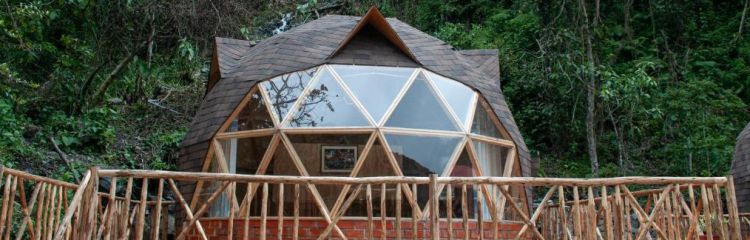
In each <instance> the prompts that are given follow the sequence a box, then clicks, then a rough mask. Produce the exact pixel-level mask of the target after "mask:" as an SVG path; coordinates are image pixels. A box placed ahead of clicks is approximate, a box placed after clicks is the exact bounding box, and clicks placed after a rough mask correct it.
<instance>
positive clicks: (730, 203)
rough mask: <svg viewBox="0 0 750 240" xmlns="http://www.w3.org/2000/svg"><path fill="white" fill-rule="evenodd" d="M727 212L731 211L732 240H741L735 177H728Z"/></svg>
mask: <svg viewBox="0 0 750 240" xmlns="http://www.w3.org/2000/svg"><path fill="white" fill-rule="evenodd" d="M726 188H727V211H729V226H730V227H731V228H732V239H740V231H741V230H740V226H741V225H740V218H739V210H738V209H737V195H736V194H737V193H736V192H735V189H734V177H733V176H732V175H729V176H727V186H726Z"/></svg>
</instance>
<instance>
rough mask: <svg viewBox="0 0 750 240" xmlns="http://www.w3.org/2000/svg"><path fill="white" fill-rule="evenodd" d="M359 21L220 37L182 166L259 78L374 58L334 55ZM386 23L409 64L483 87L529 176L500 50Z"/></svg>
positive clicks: (202, 149) (338, 19)
mask: <svg viewBox="0 0 750 240" xmlns="http://www.w3.org/2000/svg"><path fill="white" fill-rule="evenodd" d="M359 21H360V17H354V16H340V15H329V16H325V17H322V18H320V19H318V20H314V21H311V22H308V23H306V24H303V25H301V26H298V27H296V28H293V29H291V30H289V31H287V32H285V33H282V34H279V35H276V36H274V37H271V38H269V39H266V40H264V41H261V42H259V43H258V44H256V45H254V46H253V45H252V44H251V43H249V42H246V41H241V40H232V41H230V40H228V39H223V38H217V41H216V49H215V55H216V59H215V60H216V65H218V67H219V69H218V73H217V75H216V76H219V78H217V80H216V81H215V82H214V83H209V85H211V86H210V87H211V88H210V90H209V91H208V92H207V94H206V96H205V98H204V101H203V103H202V104H201V106H200V109H199V111H198V113H197V115H196V116H195V117H194V119H193V121H192V123H191V126H190V128H189V131H188V133H187V135H186V136H185V138H184V140H183V142H182V145H181V147H182V149H183V150H182V151H181V153H182V154H183V155H189V156H187V157H185V158H183V157H181V158H180V161H181V162H180V163H179V164H178V165H180V170H185V171H188V170H192V171H196V170H198V169H196V168H199V167H200V166H199V164H196V163H192V162H190V163H188V162H185V161H191V160H190V159H197V158H202V156H205V155H206V152H207V149H208V147H207V146H208V142H209V141H208V140H210V139H211V138H212V136H213V135H214V134H215V133H216V132H217V131H218V129H219V128H220V126H221V125H222V123H223V122H224V121H225V120H226V118H228V117H229V116H230V114H231V113H232V111H233V110H234V109H235V108H236V107H237V106H238V104H239V103H240V101H241V100H242V98H243V97H244V96H245V95H246V94H247V93H248V91H249V90H250V89H251V88H252V87H253V86H254V85H255V84H256V83H258V82H259V81H262V80H267V79H270V78H272V77H275V76H278V75H281V74H285V73H290V72H295V71H299V70H303V69H307V68H310V67H314V66H318V65H321V64H326V63H330V62H335V63H346V62H347V61H349V62H348V63H349V64H356V63H357V62H361V61H365V60H367V59H372V58H371V56H369V55H368V54H367V52H366V51H365V52H364V53H362V54H351V55H350V56H347V57H342V58H337V57H335V56H334V57H333V58H331V56H332V55H334V54H333V53H334V51H336V49H339V48H340V46H341V43H342V41H344V40H347V39H348V38H347V36H348V35H349V34H350V32H352V29H353V28H354V27H355V26H357V24H358V22H359ZM387 23H388V24H389V25H390V27H392V29H393V30H394V31H395V33H396V34H398V38H399V40H401V41H403V43H404V44H405V45H406V47H407V48H408V50H409V52H410V53H411V54H413V57H414V58H415V59H416V63H411V64H415V65H416V66H421V67H423V68H425V69H428V70H430V71H433V72H435V73H437V74H440V75H443V76H445V77H449V78H452V79H455V80H457V81H459V82H462V83H464V84H465V85H467V86H469V87H471V88H473V89H475V90H477V91H478V92H479V93H481V95H482V96H483V97H484V98H485V99H486V100H487V102H488V103H489V104H490V105H491V107H492V110H493V111H494V113H495V114H496V115H497V117H498V118H499V119H500V121H501V122H502V124H503V125H504V126H505V128H506V129H507V130H508V132H509V133H510V135H511V137H512V140H513V141H514V142H515V144H516V145H517V146H518V150H519V151H518V152H519V157H520V160H521V169H522V172H523V175H524V176H530V175H531V166H532V165H531V162H530V161H531V159H530V156H529V153H528V149H527V147H526V144H525V143H524V141H523V138H522V136H521V133H520V131H519V129H518V126H517V125H516V122H515V120H514V119H513V115H512V114H511V112H510V109H509V108H508V104H507V102H506V101H505V96H504V95H503V94H502V92H501V89H500V79H499V77H500V72H499V62H498V56H497V54H498V52H497V51H496V50H464V51H458V50H455V49H454V48H453V47H452V46H450V45H448V44H446V43H445V42H443V41H441V40H439V39H437V38H435V37H432V36H430V35H429V34H426V33H424V32H421V31H419V30H418V29H416V28H414V27H412V26H409V25H408V24H406V23H404V22H401V21H399V20H397V19H394V18H387ZM365 62H366V61H365ZM375 62H378V63H381V64H380V65H386V66H393V65H394V64H401V65H404V64H408V63H406V62H404V61H400V60H398V59H395V60H394V61H393V63H390V61H375Z"/></svg>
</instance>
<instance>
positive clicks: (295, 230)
mask: <svg viewBox="0 0 750 240" xmlns="http://www.w3.org/2000/svg"><path fill="white" fill-rule="evenodd" d="M299 194H300V193H299V184H294V226H293V227H292V238H293V239H294V240H297V239H299V236H298V235H299Z"/></svg>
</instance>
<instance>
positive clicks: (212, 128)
mask: <svg viewBox="0 0 750 240" xmlns="http://www.w3.org/2000/svg"><path fill="white" fill-rule="evenodd" d="M497 54H498V52H497V51H496V50H456V49H454V48H453V47H451V46H450V45H448V44H446V43H444V42H442V41H440V40H438V39H436V38H434V37H432V36H429V35H428V34H426V33H423V32H421V31H419V30H417V29H415V28H413V27H411V26H409V25H407V24H405V23H403V22H401V21H399V20H397V19H393V18H385V17H383V16H382V15H381V14H380V12H379V11H378V10H377V9H375V8H372V9H371V10H370V11H369V12H368V13H367V14H366V15H365V16H363V17H353V16H339V15H329V16H325V17H322V18H320V19H317V20H314V21H311V22H309V23H306V24H303V25H301V26H298V27H296V28H293V29H290V30H289V31H287V32H284V33H281V34H278V35H276V36H274V37H271V38H268V39H266V40H263V41H261V42H258V43H257V44H255V43H253V42H250V41H244V40H235V39H226V38H216V41H215V45H214V52H213V58H212V61H211V69H210V74H209V81H208V84H207V91H206V96H205V97H204V99H203V103H202V104H201V107H200V109H199V111H198V113H197V115H196V116H195V118H194V119H193V122H192V123H191V126H190V128H189V130H188V133H187V135H186V136H185V138H184V140H183V142H182V144H181V150H180V159H179V162H178V170H179V171H194V172H197V171H203V172H224V173H236V174H257V175H285V176H340V177H373V176H418V177H427V176H430V175H431V174H435V175H437V176H443V177H451V176H452V177H469V176H507V177H512V176H530V173H531V163H530V161H531V160H530V157H529V153H528V150H527V148H526V145H525V144H524V141H523V138H522V137H521V135H520V132H519V129H518V127H517V126H516V123H515V120H514V119H513V115H512V114H511V112H510V110H509V109H508V105H507V103H506V101H505V98H504V96H503V94H502V92H501V89H500V73H499V62H498V55H497ZM215 187H216V186H212V185H209V184H206V185H204V184H202V183H201V182H197V183H196V184H182V185H181V186H180V191H182V192H183V194H185V195H186V197H190V196H191V198H192V201H191V204H192V205H193V206H195V204H196V202H201V201H205V198H206V195H207V194H205V192H207V191H206V190H207V189H211V188H215ZM247 189H250V188H249V187H248V188H247ZM383 190H385V191H386V193H381V191H383ZM246 191H247V190H246V189H245V188H237V190H236V191H234V192H235V196H234V197H232V196H230V195H229V194H224V195H223V196H221V199H219V200H218V201H216V202H215V203H214V204H213V205H212V207H211V209H210V210H209V214H208V215H209V216H210V217H212V218H215V219H221V218H226V217H227V216H228V215H229V213H230V212H231V211H232V210H233V208H232V206H233V204H237V202H238V201H241V202H244V201H243V199H242V196H245V194H246ZM275 191H290V189H286V190H283V189H270V192H271V195H273V194H274V192H275ZM459 191H460V189H457V190H455V191H454V192H459ZM469 191H470V193H469V195H470V196H471V197H470V198H471V199H474V201H472V203H470V204H469V207H468V208H469V210H468V211H469V213H468V215H469V217H470V218H476V217H478V216H477V215H479V213H480V212H481V211H482V210H481V209H480V208H478V207H475V206H476V204H475V203H473V202H476V200H477V198H482V197H485V198H487V197H489V196H487V195H486V194H485V195H484V196H483V195H482V194H480V193H478V191H476V190H472V189H470V190H469ZM347 193H349V191H348V189H342V187H340V186H333V185H331V186H323V185H319V186H314V187H308V188H305V190H304V191H302V193H301V194H300V195H299V197H298V198H297V200H298V201H300V203H299V209H298V210H299V216H304V217H310V218H315V217H320V216H321V213H322V212H326V211H331V210H332V209H335V208H336V207H337V206H340V205H341V204H342V201H343V199H344V198H346V195H347ZM427 193H428V191H427V190H426V189H409V188H408V187H407V188H404V189H403V194H404V196H403V197H404V199H405V201H404V204H405V209H406V208H408V207H409V206H408V205H409V204H411V205H410V206H419V207H418V208H420V209H422V208H424V207H425V205H426V203H425V202H424V201H422V199H427V198H425V197H419V196H421V195H426V194H427ZM512 193H513V195H514V198H515V199H514V200H515V201H517V202H519V204H523V206H526V207H527V208H528V199H529V198H528V197H529V196H528V195H527V192H526V191H524V190H523V189H513V191H512ZM286 194H290V195H291V193H286ZM380 194H383V196H386V195H387V198H388V201H389V202H388V204H393V203H394V202H393V201H395V199H396V197H397V196H394V195H395V191H394V190H393V189H391V188H390V187H389V188H387V189H386V188H385V187H384V188H382V189H379V188H378V189H374V193H373V195H375V196H380ZM250 196H252V195H250ZM287 196H289V195H287ZM255 197H257V195H256V196H255ZM398 197H401V196H398ZM415 199H416V200H415ZM188 201H190V199H188ZM233 201H234V203H233ZM275 201H279V200H278V198H273V197H272V198H269V203H268V205H269V206H276V205H275V204H276V203H275ZM284 201H291V200H290V199H287V200H284ZM289 204H291V203H289ZM440 204H445V202H444V201H443V200H441V203H440ZM287 206H289V205H287ZM389 206H393V205H389ZM247 207H248V208H249V210H248V211H250V212H251V213H258V212H260V211H261V209H260V208H261V205H260V203H259V201H252V204H251V205H250V206H247ZM375 207H376V208H378V207H379V206H375ZM364 209H365V206H364V202H362V201H359V200H358V201H355V202H354V203H352V207H351V208H350V210H349V211H348V212H347V213H346V215H345V218H346V217H351V219H357V217H360V218H361V217H363V214H366V212H365V211H364ZM284 211H287V210H284ZM288 211H291V210H288ZM393 211H394V210H393V208H392V207H389V208H388V209H384V210H383V212H384V213H387V214H388V215H389V216H393V214H394V212H393ZM456 211H457V212H458V211H461V209H460V206H458V209H457V210H456ZM485 211H486V209H485ZM273 212H274V213H275V210H273ZM375 212H378V213H379V212H381V210H379V209H376V211H375ZM413 213H414V211H404V212H403V217H405V218H409V217H411V216H412V214H413ZM289 214H291V213H289ZM376 217H377V216H376Z"/></svg>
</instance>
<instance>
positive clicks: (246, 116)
mask: <svg viewBox="0 0 750 240" xmlns="http://www.w3.org/2000/svg"><path fill="white" fill-rule="evenodd" d="M263 128H273V120H272V119H271V114H269V113H268V109H267V108H266V104H265V101H263V97H262V96H261V95H260V91H254V92H253V94H252V95H250V100H249V101H248V102H247V104H245V106H243V107H242V110H240V113H239V114H238V115H237V118H235V119H234V121H232V125H230V126H229V128H228V129H227V132H234V131H246V130H256V129H263Z"/></svg>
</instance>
